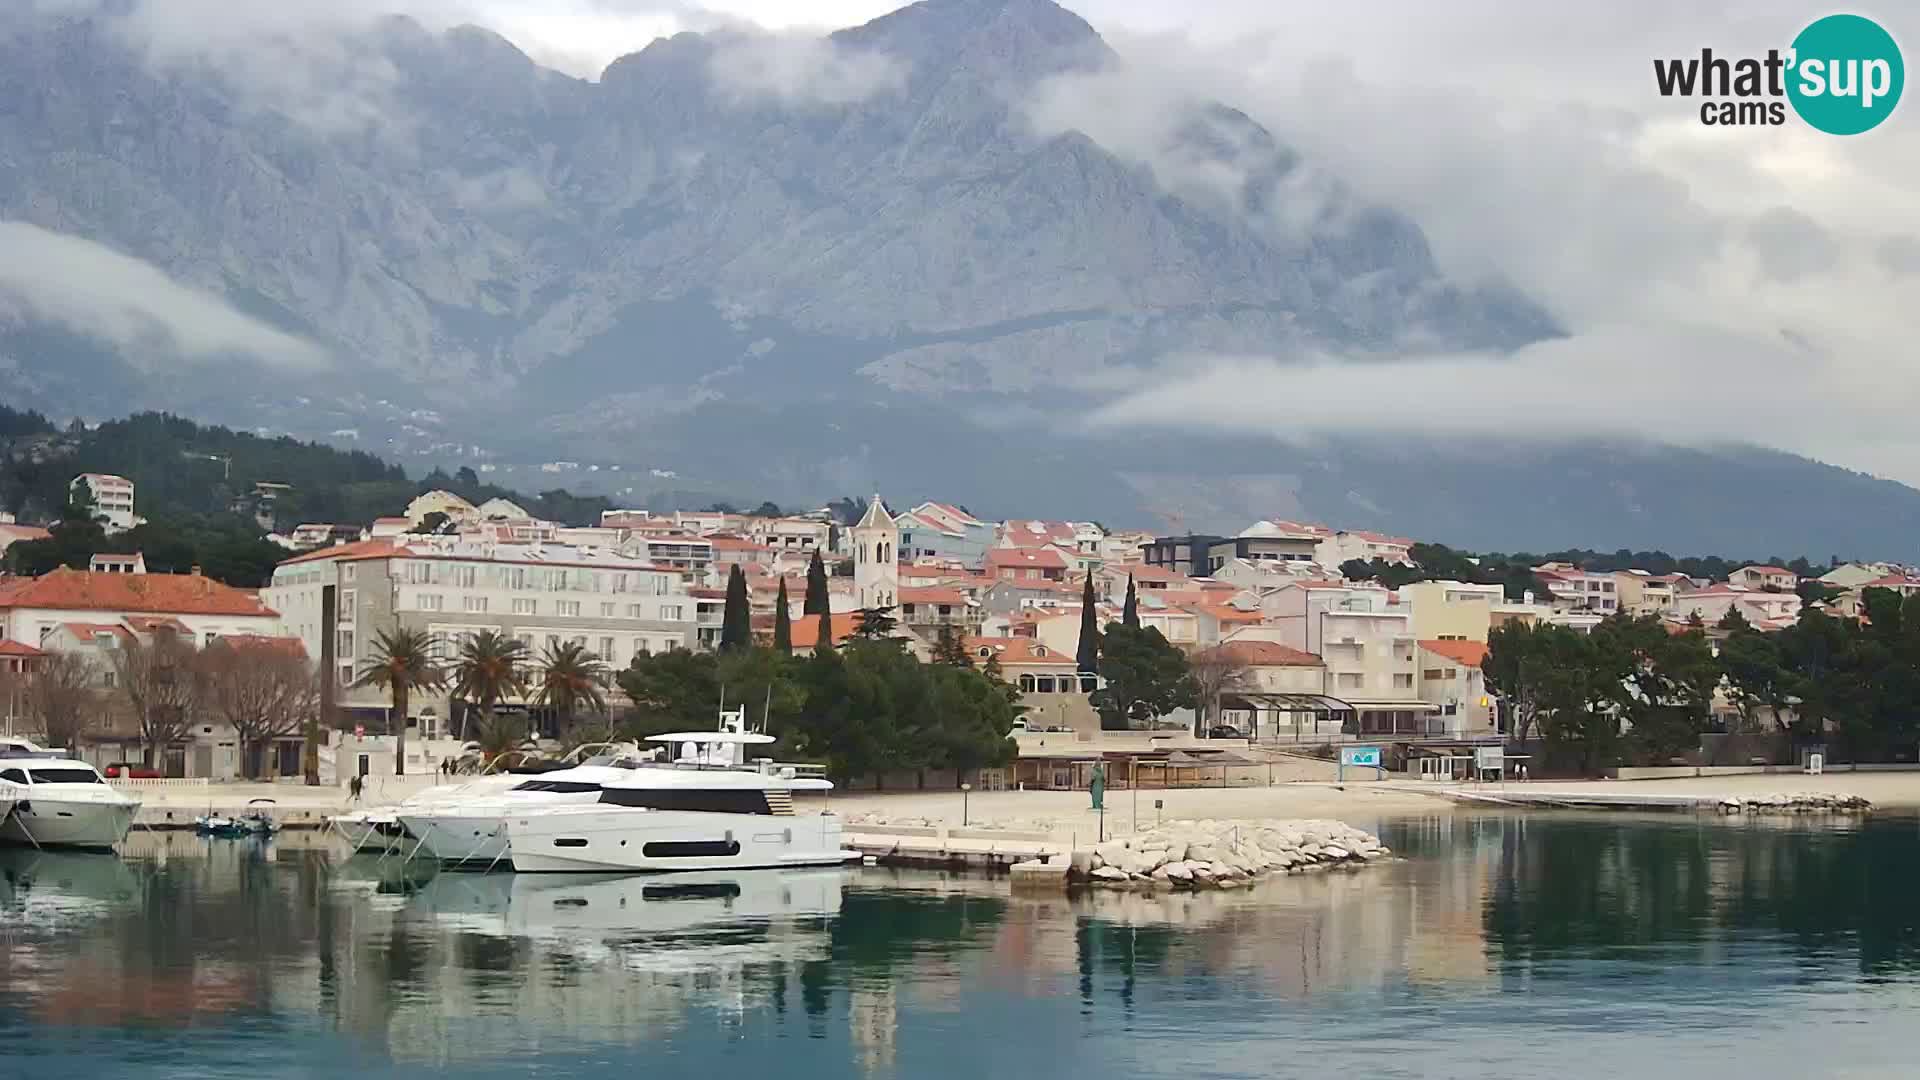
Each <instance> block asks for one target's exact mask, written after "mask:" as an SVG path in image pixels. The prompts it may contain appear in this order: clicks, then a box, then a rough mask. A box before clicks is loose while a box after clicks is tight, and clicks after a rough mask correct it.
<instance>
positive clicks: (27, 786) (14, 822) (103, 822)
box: [0, 756, 140, 848]
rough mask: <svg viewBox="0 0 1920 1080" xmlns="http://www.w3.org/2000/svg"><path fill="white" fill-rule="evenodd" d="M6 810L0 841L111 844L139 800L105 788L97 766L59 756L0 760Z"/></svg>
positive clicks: (123, 831) (128, 825)
mask: <svg viewBox="0 0 1920 1080" xmlns="http://www.w3.org/2000/svg"><path fill="white" fill-rule="evenodd" d="M0 784H4V785H6V786H5V788H4V790H5V791H7V792H10V793H11V794H9V795H4V796H0V797H4V798H11V799H12V800H13V807H12V810H11V812H9V813H7V814H5V815H4V816H0V843H12V844H25V845H28V846H30V847H74V848H111V847H113V846H114V845H115V844H118V843H119V842H120V841H121V840H123V839H125V838H126V835H127V831H128V830H129V829H131V828H133V817H134V815H135V814H137V813H139V811H140V800H139V799H138V798H137V797H135V796H132V795H128V794H126V793H125V792H122V791H118V790H116V789H114V788H112V787H110V786H108V784H107V782H106V780H105V779H104V778H103V777H101V775H100V770H98V769H96V768H94V767H93V766H92V765H89V764H88V763H86V762H84V761H79V760H77V759H74V758H62V757H38V756H36V757H4V758H0Z"/></svg>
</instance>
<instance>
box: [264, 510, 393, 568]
mask: <svg viewBox="0 0 1920 1080" xmlns="http://www.w3.org/2000/svg"><path fill="white" fill-rule="evenodd" d="M402 520H405V519H404V518H403V519H402ZM405 554H408V551H407V547H406V545H405V544H396V543H394V542H393V541H392V540H389V539H387V538H385V537H382V538H380V539H378V540H355V541H354V542H353V543H351V544H336V545H334V546H333V547H324V548H315V549H313V550H312V551H309V552H307V553H305V554H303V555H295V556H294V557H293V558H291V559H282V560H281V561H280V565H281V566H287V565H290V564H292V563H307V562H319V561H320V560H322V559H384V558H386V557H387V556H389V555H405Z"/></svg>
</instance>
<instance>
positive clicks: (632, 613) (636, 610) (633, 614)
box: [627, 604, 641, 619]
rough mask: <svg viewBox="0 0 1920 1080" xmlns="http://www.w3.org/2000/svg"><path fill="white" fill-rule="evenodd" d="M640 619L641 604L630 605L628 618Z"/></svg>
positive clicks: (628, 606)
mask: <svg viewBox="0 0 1920 1080" xmlns="http://www.w3.org/2000/svg"><path fill="white" fill-rule="evenodd" d="M640 617H641V616H640V605H639V604H628V605H627V618H629V619H638V618H640Z"/></svg>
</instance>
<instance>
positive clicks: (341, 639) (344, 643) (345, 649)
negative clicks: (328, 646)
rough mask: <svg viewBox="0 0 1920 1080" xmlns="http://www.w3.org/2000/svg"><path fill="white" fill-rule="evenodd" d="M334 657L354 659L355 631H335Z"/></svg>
mask: <svg viewBox="0 0 1920 1080" xmlns="http://www.w3.org/2000/svg"><path fill="white" fill-rule="evenodd" d="M334 655H336V656H342V657H346V658H348V659H352V657H353V631H351V630H336V631H334Z"/></svg>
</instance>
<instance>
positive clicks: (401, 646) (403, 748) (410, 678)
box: [353, 626, 447, 776]
mask: <svg viewBox="0 0 1920 1080" xmlns="http://www.w3.org/2000/svg"><path fill="white" fill-rule="evenodd" d="M353 685H355V686H379V687H384V688H385V689H386V690H387V691H388V692H389V693H391V694H392V695H393V716H394V718H395V719H394V720H393V722H392V727H393V735H394V739H393V774H394V775H395V776H403V775H405V774H406V771H407V699H408V698H410V697H412V696H413V693H414V691H416V690H419V691H433V690H438V689H440V688H441V687H443V686H445V685H447V676H446V672H444V671H443V670H441V668H440V661H439V660H438V659H437V658H435V657H434V655H433V639H432V638H431V637H429V636H427V634H426V632H425V631H422V630H407V629H404V628H401V627H397V626H396V627H394V629H393V630H392V631H391V632H389V631H385V630H382V631H380V633H379V634H378V635H377V636H376V637H375V638H374V641H373V656H372V658H371V659H369V660H368V661H367V664H366V667H364V668H363V669H361V672H360V675H359V677H358V678H356V679H354V680H353Z"/></svg>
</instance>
